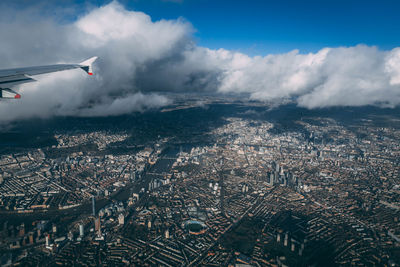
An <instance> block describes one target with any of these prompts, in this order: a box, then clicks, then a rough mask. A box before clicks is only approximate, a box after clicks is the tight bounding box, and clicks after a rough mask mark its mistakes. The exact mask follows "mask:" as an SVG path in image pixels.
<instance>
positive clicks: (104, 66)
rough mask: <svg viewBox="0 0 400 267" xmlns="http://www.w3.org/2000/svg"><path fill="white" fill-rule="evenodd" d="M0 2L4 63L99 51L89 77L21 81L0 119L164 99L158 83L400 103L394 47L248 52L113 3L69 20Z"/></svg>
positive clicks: (143, 105)
mask: <svg viewBox="0 0 400 267" xmlns="http://www.w3.org/2000/svg"><path fill="white" fill-rule="evenodd" d="M2 10H3V11H0V36H2V40H1V42H0V48H1V50H2V51H3V53H1V54H0V68H11V67H18V66H28V65H39V64H40V65H41V64H53V63H67V62H76V61H79V60H84V59H86V58H89V57H91V56H94V55H96V56H99V59H98V61H97V62H96V63H95V65H94V71H95V75H94V76H93V77H91V76H87V75H86V74H85V73H84V72H83V71H81V70H73V71H66V72H59V73H54V74H47V75H42V76H39V77H37V78H38V80H39V81H38V82H36V83H30V84H24V85H21V86H18V87H17V89H18V90H19V91H20V92H21V94H22V99H21V101H1V102H0V122H5V121H12V120H16V119H25V118H30V117H49V116H54V115H74V116H107V115H119V114H124V113H129V112H133V111H141V110H146V109H149V108H157V107H160V106H163V105H166V104H168V103H170V102H171V100H170V99H168V98H167V97H165V96H164V95H165V94H164V92H178V93H179V92H182V93H184V92H204V91H205V92H215V93H221V94H224V93H229V94H236V93H238V94H239V93H240V94H245V95H248V97H249V98H251V99H256V100H262V101H269V100H272V101H275V100H276V101H279V100H281V99H287V98H288V99H293V100H294V101H296V102H297V103H298V105H300V106H303V107H307V108H317V107H329V106H360V105H368V104H372V105H380V106H391V107H392V106H396V105H398V104H399V103H400V48H395V49H393V50H391V51H381V50H379V49H378V48H376V47H368V46H364V45H359V46H355V47H341V48H324V49H322V50H320V51H318V52H317V53H310V54H300V53H299V52H298V51H291V52H289V53H286V54H277V55H267V56H264V57H261V56H256V57H249V56H247V55H245V54H242V53H238V52H232V51H228V50H225V49H219V50H211V49H208V48H204V47H198V46H196V44H195V43H194V42H193V41H192V32H193V28H192V26H191V24H190V23H189V22H187V21H185V20H183V19H177V20H160V21H155V22H154V21H152V20H151V18H150V17H149V16H148V15H146V14H144V13H142V12H135V11H128V10H126V9H125V8H124V7H123V6H122V5H120V4H119V3H118V2H112V3H110V4H108V5H106V6H102V7H98V8H95V9H92V10H91V11H89V12H88V13H86V14H84V15H83V16H81V17H80V18H78V19H77V20H76V21H74V22H71V23H58V22H55V20H54V18H51V17H46V16H37V15H36V16H35V15H34V14H33V15H32V14H31V12H30V10H22V11H18V12H16V11H15V10H11V11H10V10H7V9H4V8H3V9H2ZM5 12H15V14H16V15H15V16H12V17H10V16H9V14H8V15H7V14H5ZM2 13H3V14H2ZM32 16H33V18H32ZM1 18H3V19H1Z"/></svg>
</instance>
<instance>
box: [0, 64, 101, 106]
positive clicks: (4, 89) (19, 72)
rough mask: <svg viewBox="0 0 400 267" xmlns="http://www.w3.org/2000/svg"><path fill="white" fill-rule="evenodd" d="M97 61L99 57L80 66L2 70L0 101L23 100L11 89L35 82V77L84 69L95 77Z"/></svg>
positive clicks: (59, 65) (0, 73) (63, 65)
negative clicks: (18, 85) (94, 70)
mask: <svg viewBox="0 0 400 267" xmlns="http://www.w3.org/2000/svg"><path fill="white" fill-rule="evenodd" d="M96 59H97V57H92V58H89V59H88V60H85V61H83V62H81V63H79V64H56V65H48V66H36V67H25V68H16V69H4V70H0V99H1V98H9V99H18V98H21V95H20V94H18V93H17V92H15V91H14V90H12V89H11V88H10V87H13V86H15V85H17V84H21V83H28V82H34V81H36V80H35V79H33V78H32V77H31V76H34V75H38V74H45V73H50V72H56V71H63V70H70V69H78V68H81V69H83V70H84V71H86V72H87V73H88V74H89V75H93V71H92V64H93V62H94V61H95V60H96Z"/></svg>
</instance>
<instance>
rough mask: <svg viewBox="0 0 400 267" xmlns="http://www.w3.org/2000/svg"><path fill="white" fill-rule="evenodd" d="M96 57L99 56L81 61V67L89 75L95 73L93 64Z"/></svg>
mask: <svg viewBox="0 0 400 267" xmlns="http://www.w3.org/2000/svg"><path fill="white" fill-rule="evenodd" d="M96 59H97V57H91V58H89V59H87V60H85V61H83V62H81V63H79V66H80V67H81V69H83V70H84V71H86V72H87V73H88V74H89V75H93V70H92V64H93V62H95V61H96Z"/></svg>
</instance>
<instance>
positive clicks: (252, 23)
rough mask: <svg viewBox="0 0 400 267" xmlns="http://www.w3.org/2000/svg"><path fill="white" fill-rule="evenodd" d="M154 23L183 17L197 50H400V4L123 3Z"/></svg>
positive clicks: (306, 0)
mask: <svg viewBox="0 0 400 267" xmlns="http://www.w3.org/2000/svg"><path fill="white" fill-rule="evenodd" d="M121 2H122V3H123V4H124V5H126V6H127V7H128V8H130V9H131V8H132V9H135V10H141V11H143V12H145V13H147V14H149V15H151V17H152V18H153V19H156V20H158V19H162V18H166V19H170V18H177V17H180V16H181V17H184V18H185V19H187V20H188V21H190V22H191V23H192V24H193V26H194V27H195V29H196V30H197V32H196V33H195V37H196V39H197V41H198V43H199V45H202V46H206V47H209V48H221V47H223V48H227V49H234V50H239V51H242V52H245V53H248V54H268V53H279V52H287V51H290V50H292V49H300V51H301V52H309V51H316V50H318V49H320V48H322V47H326V46H330V47H337V46H354V45H357V44H360V43H362V44H367V45H377V46H379V47H380V48H381V49H391V48H393V47H397V46H399V44H400V21H399V14H400V1H395V0H392V1H369V0H363V1H351V0H334V1H333V0H303V1H291V0H280V1H267V0H246V1H239V0H230V1H225V0H182V1H177V2H176V1H161V0H136V1H121Z"/></svg>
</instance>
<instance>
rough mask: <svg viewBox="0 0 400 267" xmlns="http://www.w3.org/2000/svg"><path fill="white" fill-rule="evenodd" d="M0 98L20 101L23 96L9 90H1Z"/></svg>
mask: <svg viewBox="0 0 400 267" xmlns="http://www.w3.org/2000/svg"><path fill="white" fill-rule="evenodd" d="M0 98H3V99H20V98H21V95H20V94H18V93H17V92H15V91H13V90H11V89H9V88H0Z"/></svg>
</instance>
